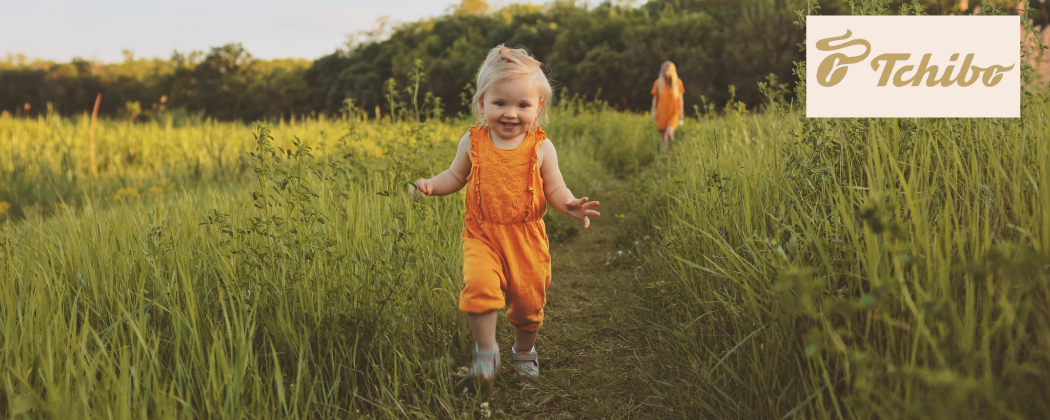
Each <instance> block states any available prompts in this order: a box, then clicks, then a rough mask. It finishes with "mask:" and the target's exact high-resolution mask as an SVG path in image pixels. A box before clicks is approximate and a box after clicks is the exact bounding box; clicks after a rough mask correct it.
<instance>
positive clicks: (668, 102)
mask: <svg viewBox="0 0 1050 420" xmlns="http://www.w3.org/2000/svg"><path fill="white" fill-rule="evenodd" d="M658 83H659V81H653V90H652V91H650V94H652V95H659V96H657V97H656V129H657V130H660V131H664V129H665V128H667V126H671V127H675V128H678V119H679V118H680V116H679V115H678V98H680V97H681V96H682V94H683V93H685V86H683V85H682V79H678V86H677V87H678V96H677V97H676V96H675V94H674V92H673V91H671V89H664V91H663V92H660V87H659V86H658V85H657V84H658Z"/></svg>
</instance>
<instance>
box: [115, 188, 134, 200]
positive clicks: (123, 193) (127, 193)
mask: <svg viewBox="0 0 1050 420" xmlns="http://www.w3.org/2000/svg"><path fill="white" fill-rule="evenodd" d="M138 196H139V192H138V190H136V189H134V188H121V189H119V190H117V192H116V193H114V194H113V199H114V200H120V199H122V198H124V197H138Z"/></svg>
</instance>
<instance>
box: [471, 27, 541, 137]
mask: <svg viewBox="0 0 1050 420" xmlns="http://www.w3.org/2000/svg"><path fill="white" fill-rule="evenodd" d="M522 76H524V77H529V76H531V77H533V78H535V83H536V85H537V88H539V90H540V103H539V110H538V112H537V114H536V121H537V123H539V124H541V125H542V124H546V123H547V108H548V107H549V106H550V103H551V96H552V94H551V83H550V81H549V80H547V75H546V74H544V73H543V68H541V67H540V62H539V60H536V59H535V58H533V57H532V54H529V52H528V51H526V50H525V49H523V48H507V47H506V46H504V45H503V44H500V45H499V46H497V47H496V48H493V49H491V50H489V55H488V57H485V63H484V64H482V65H481V69H480V70H478V81H477V87H478V90H477V91H476V92H475V93H474V101H473V102H471V104H470V110H471V111H473V112H474V118H477V120H478V122H480V123H482V124H485V118H484V114H483V112H484V111H483V108H482V106H481V101H482V99H483V98H484V97H485V92H486V91H488V90H489V88H491V87H492V85H494V84H496V83H497V82H499V81H502V80H506V79H511V78H515V77H522Z"/></svg>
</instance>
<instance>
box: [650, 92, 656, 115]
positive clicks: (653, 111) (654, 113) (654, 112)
mask: <svg viewBox="0 0 1050 420" xmlns="http://www.w3.org/2000/svg"><path fill="white" fill-rule="evenodd" d="M650 114H652V115H653V119H654V120H655V119H656V95H653V109H652V111H651V112H650Z"/></svg>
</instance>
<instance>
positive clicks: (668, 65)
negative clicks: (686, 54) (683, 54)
mask: <svg viewBox="0 0 1050 420" xmlns="http://www.w3.org/2000/svg"><path fill="white" fill-rule="evenodd" d="M668 69H670V70H671V96H672V97H674V98H678V95H679V94H680V93H679V92H678V70H677V69H675V67H674V63H672V62H671V60H667V61H664V63H663V64H662V65H660V75H658V76H656V86H657V89H658V90H657V91H658V92H660V93H663V92H664V87H665V86H664V73H665V72H667V70H668Z"/></svg>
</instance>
